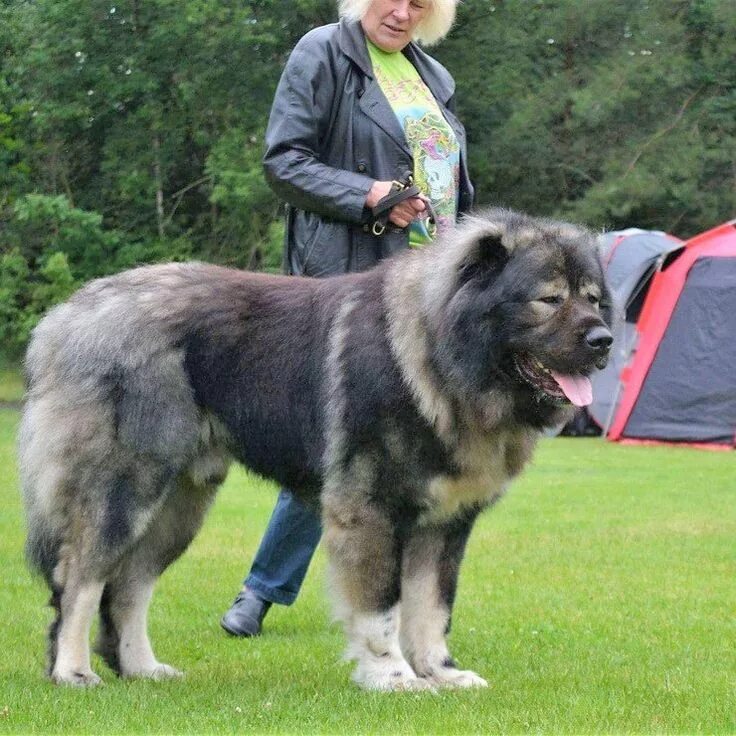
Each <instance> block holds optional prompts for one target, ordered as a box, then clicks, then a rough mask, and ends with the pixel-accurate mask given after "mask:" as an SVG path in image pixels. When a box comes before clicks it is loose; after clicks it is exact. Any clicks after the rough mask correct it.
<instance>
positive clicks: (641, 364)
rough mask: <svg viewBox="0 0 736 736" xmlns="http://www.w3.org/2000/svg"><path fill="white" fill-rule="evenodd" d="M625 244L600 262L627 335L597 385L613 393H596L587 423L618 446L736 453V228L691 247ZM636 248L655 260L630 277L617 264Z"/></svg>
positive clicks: (669, 242) (615, 245)
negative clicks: (691, 446)
mask: <svg viewBox="0 0 736 736" xmlns="http://www.w3.org/2000/svg"><path fill="white" fill-rule="evenodd" d="M619 236H621V234H618V235H614V236H613V238H612V241H611V243H610V244H609V245H611V248H609V251H608V254H606V253H605V251H604V259H606V258H607V257H608V261H609V262H608V269H607V270H608V275H609V279H610V281H611V284H612V288H613V292H614V294H615V295H618V297H619V299H621V298H623V302H621V301H619V305H620V306H621V307H622V309H621V310H620V312H619V314H620V315H621V322H622V323H623V331H622V332H620V334H619V336H618V337H617V340H618V345H617V346H616V348H615V349H614V356H613V359H612V361H611V363H612V367H611V369H610V370H609V369H607V370H606V371H605V372H604V375H603V376H600V377H599V378H598V379H597V381H598V382H600V381H604V382H605V381H606V380H608V381H609V385H608V388H607V389H606V388H605V385H604V387H603V388H601V387H600V386H598V389H599V390H598V393H599V398H598V399H596V403H595V404H594V405H593V406H592V407H591V410H590V413H591V416H592V417H593V418H594V419H595V420H596V421H597V422H598V423H599V424H600V425H601V426H603V428H604V431H606V433H607V436H608V438H609V439H612V440H633V441H651V440H655V441H661V442H687V443H695V444H705V445H709V446H715V447H723V448H729V447H733V446H734V442H735V437H736V220H734V221H732V222H728V223H725V224H724V225H721V226H719V227H716V228H714V229H713V230H709V231H708V232H705V233H702V234H700V235H697V236H696V237H694V238H692V239H691V240H688V241H687V242H685V243H680V242H678V241H676V239H673V238H671V237H670V236H666V235H664V234H663V233H657V234H651V233H642V232H641V231H637V232H635V233H630V234H629V235H625V234H624V235H623V237H619ZM645 236H646V243H647V244H646V245H645V244H644V243H645V240H644V239H645ZM617 238H619V239H618V241H617ZM636 238H640V239H641V240H640V246H641V249H642V250H646V251H648V253H649V256H648V258H649V260H648V261H647V260H646V259H644V258H642V259H641V260H639V261H637V263H638V265H637V267H636V268H630V269H629V273H628V275H627V274H624V273H623V272H624V271H626V270H627V269H626V267H625V266H626V264H625V263H624V261H623V260H619V259H621V258H622V256H623V255H624V253H625V251H628V250H629V247H631V248H632V249H633V246H634V240H635V239H636ZM650 238H653V240H652V239H650ZM604 248H605V243H604ZM658 248H659V251H658V252H657V249H658ZM622 249H625V251H624V250H622ZM617 251H621V253H620V254H618V255H617ZM616 264H619V265H620V267H621V268H620V273H619V271H618V270H617V269H614V268H613V266H614V265H616ZM629 265H631V264H629ZM634 282H635V283H634ZM630 284H634V286H633V288H630ZM627 294H628V296H626V295H627ZM595 389H596V385H594V393H595ZM606 402H608V403H607V404H606Z"/></svg>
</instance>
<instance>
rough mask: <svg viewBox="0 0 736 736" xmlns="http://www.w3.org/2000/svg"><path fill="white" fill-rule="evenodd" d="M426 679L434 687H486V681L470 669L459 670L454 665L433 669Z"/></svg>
mask: <svg viewBox="0 0 736 736" xmlns="http://www.w3.org/2000/svg"><path fill="white" fill-rule="evenodd" d="M426 679H427V681H428V682H429V683H431V684H432V685H433V686H434V687H438V688H439V687H442V688H453V687H457V688H460V687H488V682H486V680H484V679H483V678H482V677H481V676H480V675H477V674H476V673H475V672H473V671H471V670H459V669H457V668H455V667H441V668H438V669H435V670H433V671H432V672H431V673H430V674H428V675H427V676H426Z"/></svg>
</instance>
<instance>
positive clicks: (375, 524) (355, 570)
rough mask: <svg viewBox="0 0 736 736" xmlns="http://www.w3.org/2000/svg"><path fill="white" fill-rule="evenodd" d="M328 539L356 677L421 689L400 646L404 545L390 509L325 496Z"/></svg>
mask: <svg viewBox="0 0 736 736" xmlns="http://www.w3.org/2000/svg"><path fill="white" fill-rule="evenodd" d="M323 524H324V540H325V543H326V545H327V549H328V553H329V557H330V578H331V581H330V582H331V586H332V594H333V596H334V598H335V607H336V617H337V618H338V619H340V620H342V621H343V623H344V626H345V632H346V634H347V637H348V648H347V652H346V657H347V658H348V659H355V660H357V667H356V669H355V672H354V673H353V680H354V681H355V682H357V683H358V684H359V685H360V686H362V687H364V688H366V689H368V690H419V689H427V688H429V687H431V686H430V684H429V683H428V682H427V681H426V680H424V679H421V678H418V677H417V676H416V673H415V672H414V670H413V669H412V668H411V666H410V665H409V663H408V662H407V661H406V659H405V658H404V656H403V654H402V653H401V647H400V646H399V619H400V614H399V605H398V604H399V577H400V567H401V561H400V554H401V552H400V545H399V542H398V539H397V536H396V529H395V524H394V523H393V522H392V520H391V519H390V517H389V515H388V513H387V512H386V510H385V509H383V508H381V507H379V506H377V505H376V504H374V503H371V502H368V501H366V500H364V499H362V498H358V497H357V496H354V497H352V498H346V497H342V496H340V495H332V496H331V495H329V494H327V495H326V497H324V498H323Z"/></svg>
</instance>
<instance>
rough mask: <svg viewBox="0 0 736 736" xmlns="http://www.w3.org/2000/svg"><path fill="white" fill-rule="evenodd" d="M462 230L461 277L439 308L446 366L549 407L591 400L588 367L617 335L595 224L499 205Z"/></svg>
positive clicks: (467, 381)
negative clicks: (584, 225)
mask: <svg viewBox="0 0 736 736" xmlns="http://www.w3.org/2000/svg"><path fill="white" fill-rule="evenodd" d="M455 237H456V242H448V243H447V247H448V248H450V249H451V250H452V251H453V255H452V257H451V258H452V270H453V271H454V285H453V287H452V289H451V290H450V291H447V292H446V293H445V294H444V300H443V301H444V308H443V309H442V315H441V316H440V315H439V313H438V317H439V324H440V332H439V334H438V340H437V345H438V347H437V351H436V353H435V359H436V361H437V363H438V368H440V370H441V372H442V373H445V374H448V375H449V376H451V377H452V378H453V379H457V380H459V381H460V383H461V384H463V385H464V386H465V388H466V389H467V390H469V391H471V392H484V391H489V390H491V389H494V388H498V387H500V386H503V387H504V389H505V390H506V391H507V392H508V391H511V392H512V393H513V395H514V396H515V397H516V398H517V400H518V401H521V402H527V403H528V402H529V401H530V400H531V401H533V402H535V403H536V404H537V405H540V407H541V408H543V407H544V406H545V405H547V406H549V407H555V406H560V405H570V404H574V405H577V406H584V405H586V404H589V403H590V402H591V401H592V391H591V383H590V380H589V378H588V376H589V375H590V374H591V372H592V371H593V370H594V369H596V368H603V367H604V366H605V365H606V361H607V358H608V351H609V348H610V346H611V343H612V340H613V338H612V335H611V332H610V329H609V325H610V317H611V315H610V295H609V292H608V289H607V288H606V284H605V279H604V276H603V270H602V268H601V264H600V261H599V258H598V253H597V248H596V244H595V238H594V236H593V235H592V233H590V232H589V231H587V230H585V229H583V228H580V227H576V226H573V225H569V224H567V223H562V222H556V221H552V220H546V219H538V218H532V217H528V216H526V215H522V214H519V213H515V212H511V211H508V210H500V209H495V210H490V211H488V212H486V213H483V214H480V215H476V216H474V217H471V218H467V219H466V220H465V221H464V223H463V224H462V225H461V226H460V228H459V229H458V230H457V231H456V236H455ZM537 413H538V414H539V412H537ZM542 413H543V414H544V413H547V414H548V415H549V417H550V420H551V417H552V413H551V412H544V411H542ZM542 421H544V420H542Z"/></svg>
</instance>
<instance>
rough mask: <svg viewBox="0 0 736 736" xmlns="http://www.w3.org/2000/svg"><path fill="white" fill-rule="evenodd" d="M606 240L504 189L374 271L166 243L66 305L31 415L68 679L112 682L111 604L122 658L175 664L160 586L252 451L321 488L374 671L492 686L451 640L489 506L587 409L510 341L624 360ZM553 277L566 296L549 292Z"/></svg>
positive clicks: (558, 355) (60, 657) (34, 557)
mask: <svg viewBox="0 0 736 736" xmlns="http://www.w3.org/2000/svg"><path fill="white" fill-rule="evenodd" d="M593 242H594V241H593V238H592V236H591V235H590V234H589V233H588V232H587V231H585V230H583V229H580V228H576V227H573V226H571V225H567V224H565V223H557V222H553V221H547V220H537V219H532V218H529V217H526V216H524V215H520V214H517V213H513V212H508V211H503V210H493V211H490V212H488V213H485V214H481V215H478V216H475V217H472V218H467V219H466V220H465V221H464V223H463V224H462V225H461V226H460V227H459V228H458V229H456V230H455V231H453V232H451V233H450V234H449V235H447V236H446V237H445V238H444V239H443V240H442V242H440V243H438V244H437V245H435V246H431V247H428V248H426V249H424V250H422V251H418V252H408V253H406V254H404V255H402V256H399V257H396V258H394V259H391V260H389V261H387V262H385V263H383V264H381V265H379V266H378V267H377V268H375V269H373V270H372V271H370V272H367V273H364V274H355V275H348V276H344V277H335V278H331V279H323V280H312V279H301V278H296V277H294V278H285V277H277V276H264V275H257V274H248V273H244V272H237V271H232V270H228V269H223V268H219V267H215V266H207V265H204V264H196V263H192V264H168V265H162V266H149V267H144V268H139V269H135V270H132V271H128V272H125V273H122V274H119V275H117V276H113V277H110V278H106V279H100V280H98V281H95V282H92V283H91V284H89V285H87V286H86V287H84V288H83V289H82V290H80V291H79V292H78V293H77V294H75V295H74V296H73V297H72V298H71V299H70V300H69V301H68V302H66V303H65V304H62V305H60V306H59V307H57V308H56V309H54V310H52V311H51V312H50V313H49V314H48V315H47V317H46V318H45V319H44V320H43V321H42V322H41V324H40V325H39V326H38V327H37V328H36V330H35V332H34V335H33V339H32V342H31V345H30V347H29V350H28V354H27V360H26V368H27V376H28V394H27V402H26V406H25V409H24V413H23V420H22V424H21V430H20V438H19V452H20V468H21V477H22V483H23V492H24V499H25V506H26V512H27V517H28V529H29V533H28V539H27V555H28V559H29V562H30V564H31V565H32V566H33V567H34V568H35V569H37V570H39V571H40V572H41V573H42V574H43V575H44V577H45V578H46V580H47V582H48V584H49V586H50V588H51V589H52V594H53V595H52V604H53V605H54V607H55V609H56V620H55V622H54V624H53V625H52V628H51V631H50V635H49V657H50V661H49V674H50V676H51V677H52V679H54V680H55V681H56V682H64V683H71V684H83V685H87V684H94V683H96V682H98V681H99V678H97V676H96V675H95V674H94V672H92V669H91V666H90V657H89V643H88V641H87V638H88V636H87V635H88V630H89V624H90V621H91V618H92V616H93V614H94V613H96V612H97V610H98V609H99V613H100V617H101V627H100V633H99V637H98V642H97V646H96V649H97V651H98V652H99V653H100V654H101V655H102V656H103V658H104V659H105V660H106V661H107V662H108V664H110V666H111V667H113V669H115V670H116V671H117V672H118V673H119V674H121V675H123V676H143V677H153V678H158V677H170V676H175V675H177V674H178V672H177V671H176V670H175V669H174V668H172V667H170V666H169V665H164V664H162V663H160V662H158V660H156V658H155V656H154V655H153V652H152V650H151V647H150V644H149V642H148V639H147V635H146V632H145V619H146V610H147V606H148V600H149V597H150V594H151V591H152V589H153V585H154V583H155V581H156V579H157V578H158V576H159V575H160V574H161V572H163V570H164V569H165V568H166V567H167V566H168V565H169V564H171V562H173V561H174V560H175V559H176V558H177V557H178V556H179V555H180V554H181V553H182V552H183V551H184V549H185V548H186V547H187V545H188V544H189V542H190V541H191V539H192V538H193V537H194V535H195V534H196V532H197V531H198V529H199V527H200V525H201V523H202V520H203V518H204V515H205V513H206V510H207V508H208V506H209V504H210V502H211V500H212V498H213V497H214V494H215V491H216V489H217V487H218V485H219V484H220V483H221V482H222V480H223V479H224V477H225V475H226V473H227V468H228V465H229V463H230V462H231V460H232V459H235V460H237V461H239V462H242V463H244V464H246V465H248V466H250V467H251V468H253V469H255V470H256V471H257V472H260V473H262V474H264V475H266V476H269V477H272V478H273V479H274V480H276V481H278V482H280V483H283V484H287V485H289V486H290V487H292V488H294V490H295V492H297V493H298V494H300V495H301V496H302V497H303V498H304V499H306V500H308V501H313V502H317V501H321V505H322V510H323V520H324V527H325V542H326V546H327V549H328V552H329V555H330V575H331V581H332V587H333V593H334V597H335V602H336V608H337V613H338V616H339V617H340V618H342V619H343V621H344V622H345V627H346V632H347V634H348V637H349V639H350V645H349V650H348V651H349V653H350V655H351V656H354V657H355V658H357V660H358V666H357V669H356V672H355V675H354V679H355V680H356V681H357V682H358V683H359V684H361V685H363V686H364V687H368V688H374V689H391V690H394V689H407V688H408V689H421V688H426V687H430V686H434V687H439V686H450V687H468V686H482V685H484V684H485V681H484V680H483V679H482V678H480V677H479V676H478V675H476V674H475V673H473V672H470V671H463V670H460V669H458V668H457V667H456V665H455V663H454V661H453V660H452V657H451V656H450V653H449V651H448V649H447V647H446V644H445V641H444V636H445V631H446V629H447V628H448V627H449V621H450V616H451V609H452V602H453V599H454V595H455V589H456V582H457V574H458V569H459V565H460V560H461V558H462V554H463V550H464V547H465V541H466V540H467V537H468V534H469V532H470V529H471V527H472V523H473V520H474V519H475V517H476V515H477V513H478V512H479V511H480V510H481V509H483V508H484V507H486V506H488V505H490V504H491V503H493V502H494V501H495V500H497V499H498V498H499V497H500V496H501V495H502V494H503V493H504V492H505V490H506V488H507V486H508V483H509V481H510V480H511V479H512V478H513V477H514V476H516V475H517V474H518V473H519V472H520V471H521V470H522V468H523V466H524V464H525V463H526V462H527V460H528V459H529V457H530V456H531V453H532V451H533V448H534V444H535V442H536V437H537V436H538V435H539V433H540V431H542V430H543V429H544V428H545V427H546V426H550V425H552V424H555V423H558V422H560V421H563V420H564V419H565V418H566V417H567V416H569V415H570V408H569V406H567V405H564V403H559V402H556V401H552V400H551V399H550V398H549V395H547V394H545V393H544V391H543V390H542V389H541V388H539V387H535V386H534V385H529V384H528V382H525V381H523V380H521V378H520V375H519V373H518V372H517V368H515V367H514V366H515V365H517V364H516V363H515V361H516V360H517V359H519V360H521V359H523V360H528V359H529V358H530V357H531V358H534V357H536V358H538V359H539V360H541V361H542V362H544V363H545V364H547V363H549V364H550V365H551V367H554V368H556V369H557V370H558V371H559V370H566V371H573V372H581V373H588V372H589V371H590V370H591V369H592V368H593V366H594V364H597V365H600V364H601V363H602V362H603V361H604V360H605V350H601V349H600V348H599V349H596V350H592V349H591V348H590V346H589V345H586V344H585V335H586V334H587V333H586V330H589V329H590V328H592V327H594V326H602V325H604V324H605V321H606V320H605V300H606V295H607V292H606V290H605V285H604V283H603V280H602V272H601V269H600V265H599V264H598V262H597V259H596V257H595V255H594V245H593ZM552 292H554V294H561V295H562V297H561V298H562V299H563V301H564V304H563V305H562V306H559V307H557V306H555V307H551V306H549V303H548V301H549V300H548V301H544V300H542V301H540V299H541V298H542V297H545V298H546V297H549V295H550V293H552ZM591 292H595V297H597V296H598V295H602V302H603V303H602V305H600V306H599V305H594V304H592V303H591V302H592V301H595V299H594V297H593V296H591Z"/></svg>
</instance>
